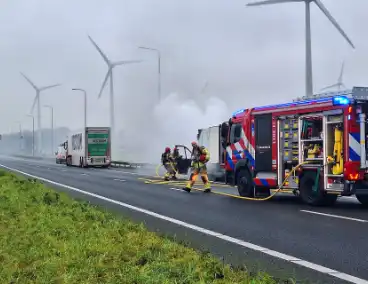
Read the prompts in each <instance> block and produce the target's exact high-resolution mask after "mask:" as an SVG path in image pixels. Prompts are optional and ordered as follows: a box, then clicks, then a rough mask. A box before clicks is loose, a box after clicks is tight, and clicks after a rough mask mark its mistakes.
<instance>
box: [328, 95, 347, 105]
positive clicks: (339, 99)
mask: <svg viewBox="0 0 368 284" xmlns="http://www.w3.org/2000/svg"><path fill="white" fill-rule="evenodd" d="M332 103H333V105H334V106H341V105H348V104H349V103H350V100H349V99H348V98H347V97H344V96H336V97H333V98H332Z"/></svg>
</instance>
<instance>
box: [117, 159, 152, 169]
mask: <svg viewBox="0 0 368 284" xmlns="http://www.w3.org/2000/svg"><path fill="white" fill-rule="evenodd" d="M148 165H149V164H147V163H133V162H124V161H111V167H113V168H142V167H146V166H148Z"/></svg>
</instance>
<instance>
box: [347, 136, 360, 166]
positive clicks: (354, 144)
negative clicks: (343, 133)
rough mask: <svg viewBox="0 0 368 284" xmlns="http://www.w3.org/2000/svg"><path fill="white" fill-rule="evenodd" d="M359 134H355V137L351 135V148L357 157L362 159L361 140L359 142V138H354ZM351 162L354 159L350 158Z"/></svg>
mask: <svg viewBox="0 0 368 284" xmlns="http://www.w3.org/2000/svg"><path fill="white" fill-rule="evenodd" d="M357 134H359V133H354V134H353V135H352V133H349V148H351V150H353V151H354V152H355V153H354V154H356V156H358V157H360V144H359V140H357V138H358V139H359V137H354V136H358V135H357ZM359 136H360V135H359ZM349 160H350V161H352V157H349ZM354 160H355V159H354Z"/></svg>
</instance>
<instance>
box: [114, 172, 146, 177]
mask: <svg viewBox="0 0 368 284" xmlns="http://www.w3.org/2000/svg"><path fill="white" fill-rule="evenodd" d="M116 172H119V173H123V174H130V175H138V176H144V175H141V174H137V173H132V172H121V171H116Z"/></svg>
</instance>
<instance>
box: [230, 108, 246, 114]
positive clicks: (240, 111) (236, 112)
mask: <svg viewBox="0 0 368 284" xmlns="http://www.w3.org/2000/svg"><path fill="white" fill-rule="evenodd" d="M243 112H245V108H242V109H239V110H237V111H235V112H233V116H237V115H238V114H241V113H243Z"/></svg>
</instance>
